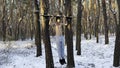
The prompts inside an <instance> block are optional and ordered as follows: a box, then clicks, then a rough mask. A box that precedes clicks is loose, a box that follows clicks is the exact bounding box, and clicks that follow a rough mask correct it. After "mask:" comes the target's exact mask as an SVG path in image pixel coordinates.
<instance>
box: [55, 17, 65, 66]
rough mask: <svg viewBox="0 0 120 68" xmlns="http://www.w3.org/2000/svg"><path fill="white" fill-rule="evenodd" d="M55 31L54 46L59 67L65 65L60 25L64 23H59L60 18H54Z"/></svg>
mask: <svg viewBox="0 0 120 68" xmlns="http://www.w3.org/2000/svg"><path fill="white" fill-rule="evenodd" d="M55 25H56V26H55V29H56V30H55V31H56V44H57V48H58V56H59V62H60V64H61V65H63V64H66V61H65V55H64V44H65V43H64V36H63V32H62V31H63V29H62V25H64V23H61V17H59V16H57V17H56V24H55Z"/></svg>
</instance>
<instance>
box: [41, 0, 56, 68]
mask: <svg viewBox="0 0 120 68" xmlns="http://www.w3.org/2000/svg"><path fill="white" fill-rule="evenodd" d="M42 4H43V11H44V22H43V23H42V26H43V41H44V43H45V55H46V56H45V57H46V68H54V63H53V56H52V49H51V44H50V34H49V20H50V17H49V16H47V15H48V13H49V0H42Z"/></svg>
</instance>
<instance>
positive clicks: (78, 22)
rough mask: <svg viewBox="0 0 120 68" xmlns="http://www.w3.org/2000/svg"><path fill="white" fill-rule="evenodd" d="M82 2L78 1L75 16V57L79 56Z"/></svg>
mask: <svg viewBox="0 0 120 68" xmlns="http://www.w3.org/2000/svg"><path fill="white" fill-rule="evenodd" d="M81 2H82V0H78V14H77V26H76V47H77V55H81V28H82V26H81V19H82V8H83V7H82V3H81Z"/></svg>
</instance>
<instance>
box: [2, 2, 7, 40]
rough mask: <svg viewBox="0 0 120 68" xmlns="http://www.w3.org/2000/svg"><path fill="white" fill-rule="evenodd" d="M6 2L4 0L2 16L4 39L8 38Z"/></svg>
mask: <svg viewBox="0 0 120 68" xmlns="http://www.w3.org/2000/svg"><path fill="white" fill-rule="evenodd" d="M5 3H6V1H5V0H3V16H2V35H3V41H5V40H6V23H5V19H6V18H5V15H6V10H5Z"/></svg>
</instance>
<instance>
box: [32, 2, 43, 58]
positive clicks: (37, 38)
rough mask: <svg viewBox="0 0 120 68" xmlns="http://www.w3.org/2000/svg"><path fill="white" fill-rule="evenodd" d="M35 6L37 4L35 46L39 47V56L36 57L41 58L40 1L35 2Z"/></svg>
mask: <svg viewBox="0 0 120 68" xmlns="http://www.w3.org/2000/svg"><path fill="white" fill-rule="evenodd" d="M34 4H35V15H34V16H35V25H36V28H35V30H36V31H35V44H36V46H37V54H36V57H38V56H41V55H42V47H41V29H40V16H39V11H40V10H39V5H38V1H37V0H34Z"/></svg>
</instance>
